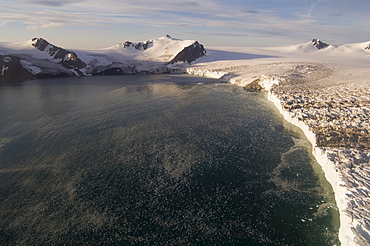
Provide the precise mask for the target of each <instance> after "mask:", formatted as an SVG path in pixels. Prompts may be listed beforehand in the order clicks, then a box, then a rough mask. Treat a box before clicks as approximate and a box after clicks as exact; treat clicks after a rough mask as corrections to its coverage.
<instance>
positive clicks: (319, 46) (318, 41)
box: [312, 39, 329, 50]
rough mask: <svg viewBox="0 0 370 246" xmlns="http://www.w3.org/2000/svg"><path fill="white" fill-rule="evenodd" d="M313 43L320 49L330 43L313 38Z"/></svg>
mask: <svg viewBox="0 0 370 246" xmlns="http://www.w3.org/2000/svg"><path fill="white" fill-rule="evenodd" d="M312 45H313V46H315V47H316V48H317V49H319V50H321V49H325V48H327V47H328V46H329V44H327V43H324V42H322V41H321V40H320V39H312Z"/></svg>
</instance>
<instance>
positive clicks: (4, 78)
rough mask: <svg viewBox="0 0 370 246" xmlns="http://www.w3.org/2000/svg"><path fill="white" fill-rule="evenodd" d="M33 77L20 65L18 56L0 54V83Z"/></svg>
mask: <svg viewBox="0 0 370 246" xmlns="http://www.w3.org/2000/svg"><path fill="white" fill-rule="evenodd" d="M34 78H35V76H34V75H33V74H32V73H31V72H29V71H28V70H27V69H25V68H24V67H23V66H22V64H21V61H20V59H19V58H18V57H15V56H8V55H5V56H4V55H0V83H1V82H13V81H22V80H30V79H34Z"/></svg>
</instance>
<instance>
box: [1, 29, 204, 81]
mask: <svg viewBox="0 0 370 246" xmlns="http://www.w3.org/2000/svg"><path fill="white" fill-rule="evenodd" d="M205 54H206V51H205V49H204V47H203V45H201V44H199V43H198V42H197V41H195V40H180V39H175V38H172V37H170V36H169V35H166V36H163V37H160V38H156V39H152V40H148V41H144V42H138V43H132V42H129V41H126V42H125V43H120V44H117V45H115V46H112V47H110V48H106V49H100V50H92V51H86V50H78V51H69V50H66V49H64V48H61V47H58V46H55V45H53V44H51V43H49V42H48V41H46V40H45V39H42V38H34V39H32V40H30V41H26V42H20V43H0V56H3V58H2V59H0V67H2V66H4V67H5V66H6V67H8V69H6V70H5V69H3V70H1V71H2V73H1V74H0V82H2V81H12V80H25V79H33V78H42V77H54V76H84V75H89V74H92V75H115V74H136V73H164V72H169V70H171V69H172V67H173V66H174V65H173V64H176V66H177V67H179V66H181V64H182V65H186V64H190V63H191V62H193V61H195V60H196V59H198V58H199V57H202V56H204V55H205ZM6 57H8V58H6ZM0 58H1V57H0ZM6 59H13V61H14V64H5V63H4V62H5V60H6ZM1 60H3V61H1ZM3 63H4V64H3ZM169 64H171V65H169ZM22 68H23V70H24V71H19V70H20V69H21V70H22ZM20 73H22V74H24V75H25V76H22V77H20V76H17V74H20Z"/></svg>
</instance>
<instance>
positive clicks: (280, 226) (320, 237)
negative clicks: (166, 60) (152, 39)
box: [0, 75, 339, 245]
mask: <svg viewBox="0 0 370 246" xmlns="http://www.w3.org/2000/svg"><path fill="white" fill-rule="evenodd" d="M198 83H202V84H198ZM283 124H286V123H285V122H284V121H283V119H282V117H281V116H280V115H279V114H278V113H277V111H276V110H275V109H274V107H273V105H272V104H271V103H269V102H268V101H267V100H266V99H265V98H264V97H263V95H261V94H257V93H252V92H247V91H245V90H243V89H241V88H238V87H233V86H231V85H226V84H216V83H214V81H212V80H209V79H204V78H197V77H190V76H179V75H155V76H152V75H148V76H114V77H85V78H78V79H76V78H63V79H52V80H36V81H29V82H24V83H19V84H6V85H0V157H1V161H0V180H1V182H0V244H1V245H16V244H18V245H51V244H53V245H334V244H337V245H338V244H339V243H338V238H337V231H338V223H337V222H336V221H337V220H338V217H339V216H338V212H337V210H336V208H335V204H334V199H333V194H332V191H331V190H330V187H329V186H328V184H327V183H326V182H325V180H323V175H322V173H321V171H320V169H319V168H318V165H317V163H315V162H314V161H313V160H312V158H311V156H310V155H309V154H308V152H309V151H308V147H307V145H308V144H307V141H306V140H302V139H301V138H300V135H299V134H298V133H294V132H293V131H290V130H288V128H287V127H284V126H283Z"/></svg>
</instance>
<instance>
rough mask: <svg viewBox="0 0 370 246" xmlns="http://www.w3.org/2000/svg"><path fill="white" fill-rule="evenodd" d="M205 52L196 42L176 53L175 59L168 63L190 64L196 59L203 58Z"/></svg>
mask: <svg viewBox="0 0 370 246" xmlns="http://www.w3.org/2000/svg"><path fill="white" fill-rule="evenodd" d="M206 53H207V51H206V50H205V49H204V46H203V45H202V44H200V43H198V41H196V42H195V43H193V44H192V45H190V46H188V47H185V48H184V49H183V50H182V51H181V52H180V53H178V54H177V55H176V56H175V58H173V59H172V60H171V61H170V64H173V63H176V62H186V63H189V64H191V63H192V62H193V61H195V60H196V59H198V58H200V57H202V56H205V55H206Z"/></svg>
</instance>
